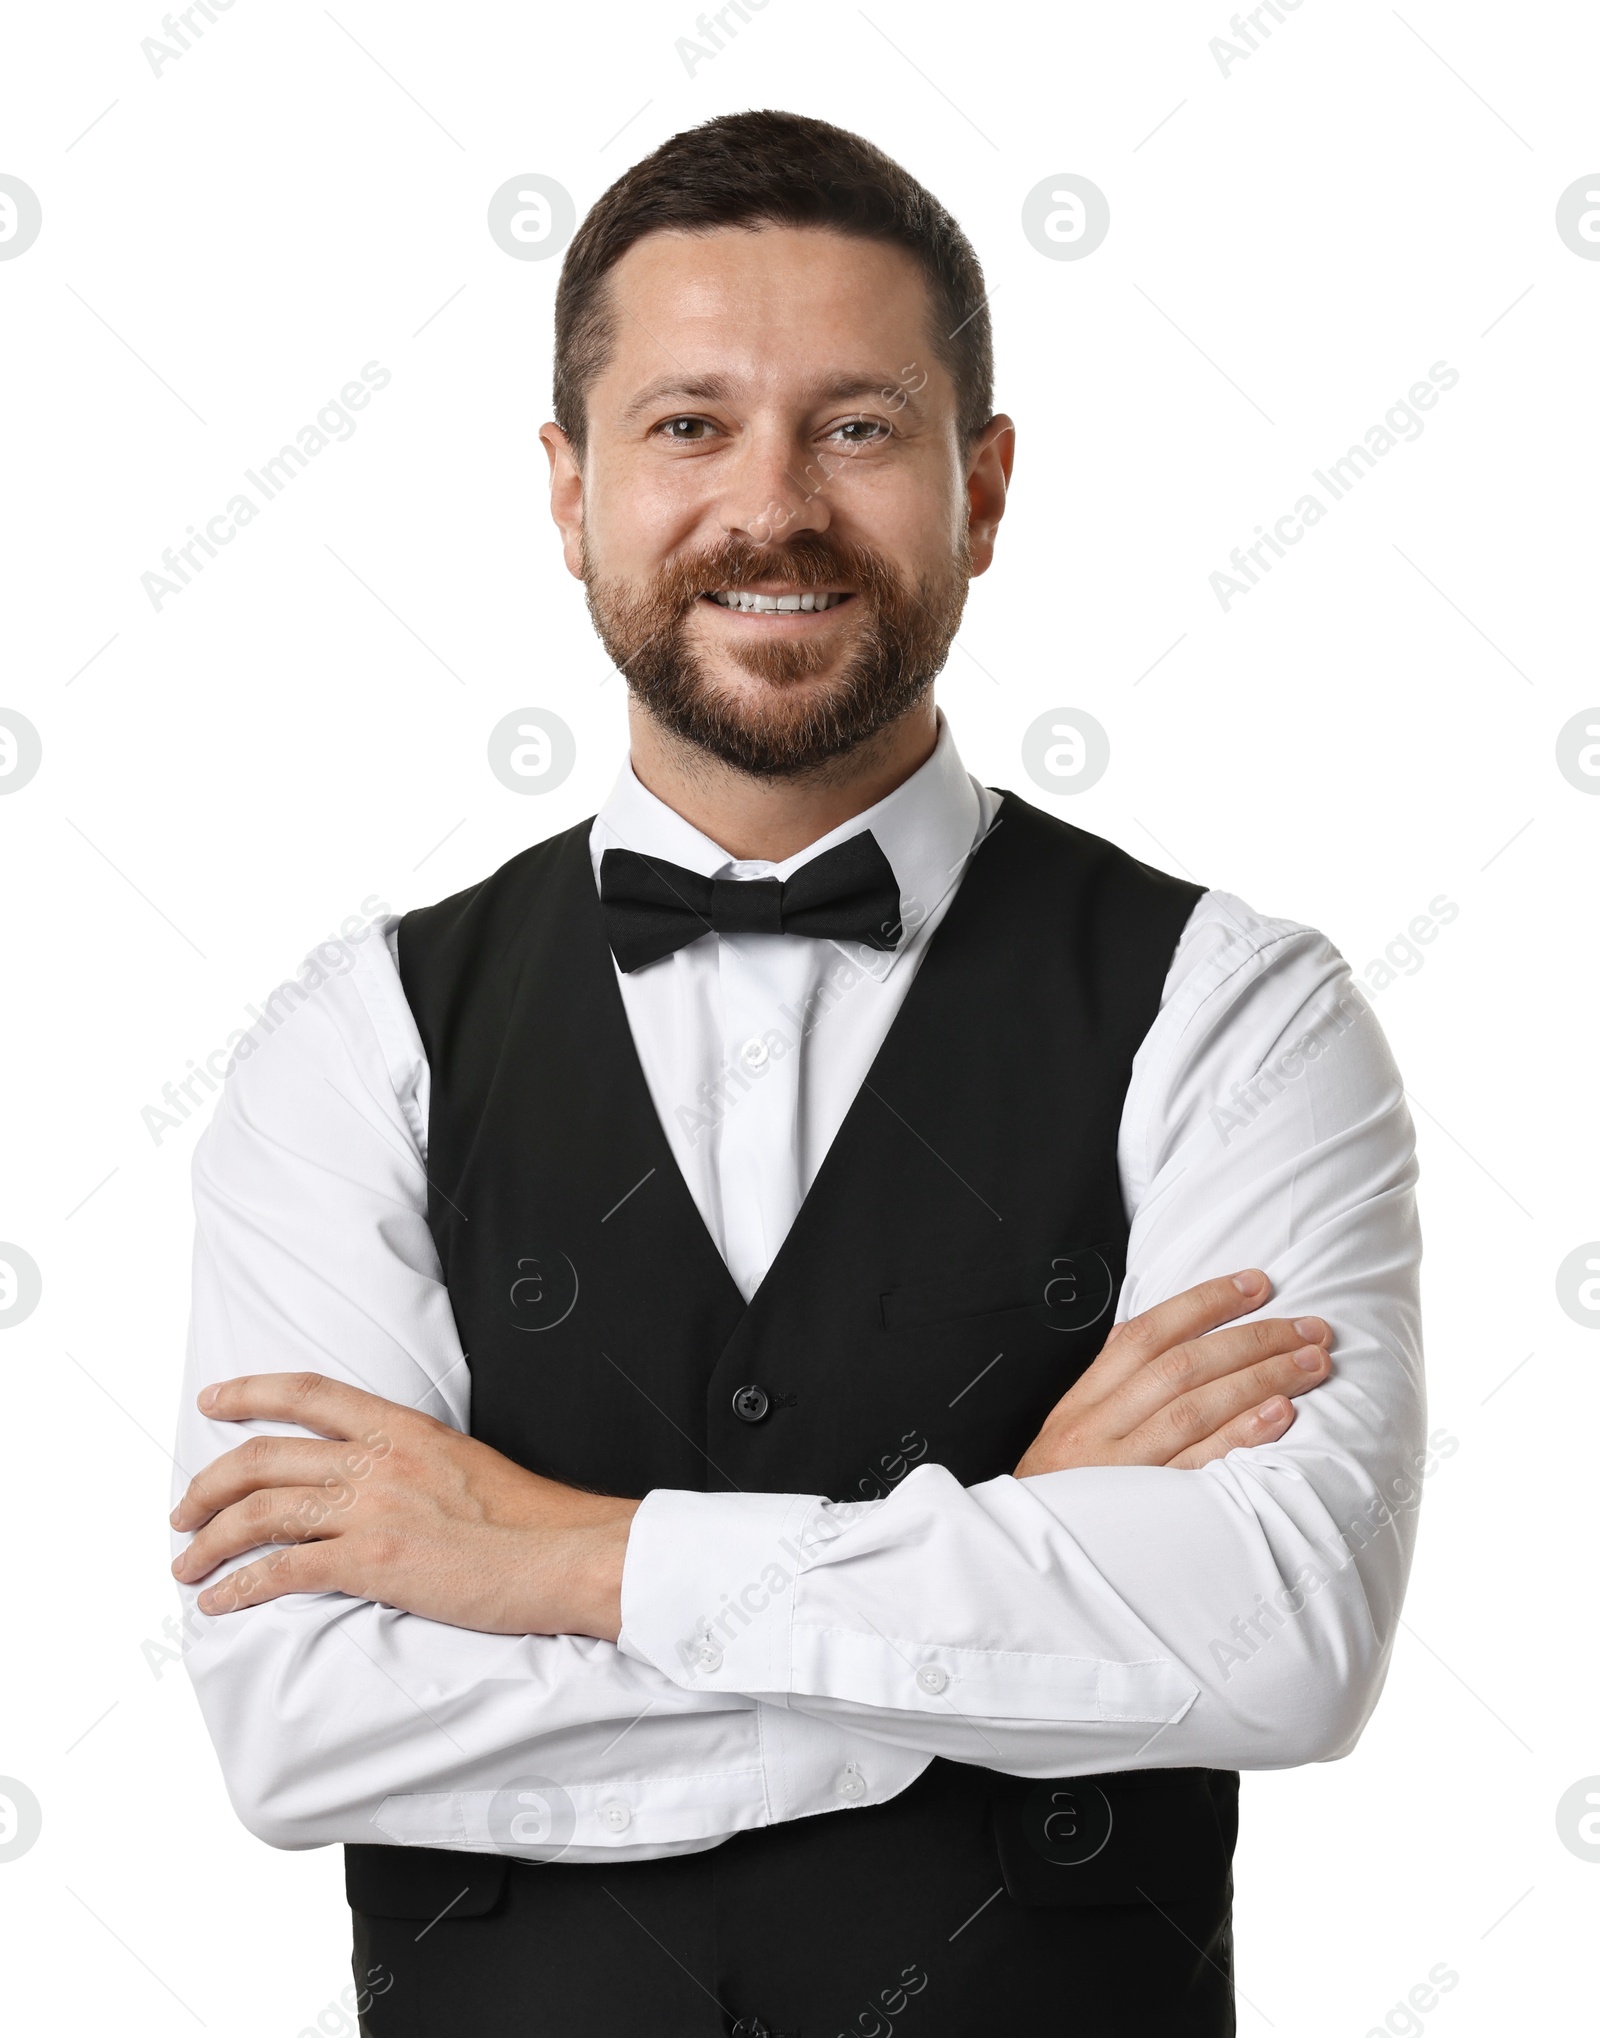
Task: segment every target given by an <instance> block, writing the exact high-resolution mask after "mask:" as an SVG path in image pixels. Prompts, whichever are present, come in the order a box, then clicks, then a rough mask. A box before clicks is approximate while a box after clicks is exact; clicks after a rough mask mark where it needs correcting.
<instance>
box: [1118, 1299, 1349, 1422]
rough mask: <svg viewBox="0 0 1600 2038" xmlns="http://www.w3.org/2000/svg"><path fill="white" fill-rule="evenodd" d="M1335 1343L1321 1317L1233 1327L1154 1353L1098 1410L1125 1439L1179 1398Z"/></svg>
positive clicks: (1276, 1319)
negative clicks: (1273, 1361) (1292, 1354)
mask: <svg viewBox="0 0 1600 2038" xmlns="http://www.w3.org/2000/svg"><path fill="white" fill-rule="evenodd" d="M1332 1341H1333V1333H1332V1331H1330V1330H1329V1328H1328V1326H1327V1324H1326V1323H1324V1322H1323V1320H1322V1318H1321V1317H1320V1316H1299V1317H1296V1318H1295V1319H1294V1320H1293V1321H1292V1322H1291V1321H1289V1320H1288V1319H1286V1318H1284V1317H1281V1316H1261V1317H1257V1318H1256V1319H1255V1320H1254V1321H1253V1322H1251V1323H1238V1324H1233V1325H1230V1326H1229V1327H1228V1328H1227V1329H1226V1330H1217V1331H1213V1332H1212V1333H1211V1334H1210V1336H1209V1337H1198V1338H1189V1339H1186V1340H1185V1341H1184V1342H1183V1343H1182V1344H1176V1345H1173V1346H1171V1347H1170V1348H1169V1349H1168V1350H1166V1351H1163V1352H1156V1353H1154V1354H1153V1355H1152V1356H1151V1357H1150V1358H1149V1359H1148V1360H1147V1361H1146V1362H1145V1364H1144V1365H1142V1366H1140V1367H1139V1368H1138V1369H1137V1370H1136V1371H1135V1372H1134V1373H1133V1374H1132V1375H1131V1376H1130V1377H1129V1378H1128V1379H1126V1380H1124V1381H1123V1382H1122V1384H1121V1385H1120V1386H1119V1387H1116V1388H1114V1389H1113V1390H1112V1391H1111V1393H1110V1394H1108V1395H1106V1396H1104V1397H1102V1401H1101V1404H1100V1405H1101V1407H1102V1409H1103V1411H1104V1414H1105V1416H1106V1418H1107V1420H1108V1421H1109V1422H1110V1423H1111V1424H1112V1426H1113V1428H1114V1429H1117V1430H1120V1432H1121V1433H1122V1434H1123V1435H1127V1434H1128V1433H1129V1432H1130V1431H1131V1430H1134V1429H1136V1428H1137V1427H1138V1426H1139V1424H1140V1423H1142V1422H1144V1421H1146V1420H1147V1419H1148V1418H1149V1417H1150V1416H1152V1415H1154V1414H1156V1413H1157V1412H1158V1411H1159V1410H1160V1409H1162V1408H1164V1407H1166V1406H1167V1404H1168V1403H1169V1402H1172V1401H1174V1400H1176V1399H1177V1397H1178V1396H1179V1395H1180V1394H1187V1393H1190V1392H1192V1391H1194V1390H1195V1389H1196V1388H1199V1387H1203V1386H1205V1385H1206V1384H1207V1383H1208V1382H1209V1381H1213V1380H1221V1379H1225V1378H1226V1377H1227V1376H1228V1375H1229V1374H1233V1373H1243V1372H1245V1371H1246V1370H1247V1369H1248V1368H1250V1367H1253V1366H1258V1365H1260V1364H1261V1363H1262V1362H1263V1361H1264V1360H1267V1359H1275V1358H1278V1357H1281V1356H1282V1355H1283V1354H1285V1353H1288V1352H1293V1351H1296V1350H1298V1349H1299V1348H1300V1347H1301V1346H1302V1345H1318V1346H1321V1347H1323V1348H1326V1347H1327V1346H1328V1345H1329V1344H1331V1343H1332ZM1256 1398H1257V1399H1258V1400H1259V1399H1260V1398H1261V1396H1259V1395H1258V1396H1257V1397H1256Z"/></svg>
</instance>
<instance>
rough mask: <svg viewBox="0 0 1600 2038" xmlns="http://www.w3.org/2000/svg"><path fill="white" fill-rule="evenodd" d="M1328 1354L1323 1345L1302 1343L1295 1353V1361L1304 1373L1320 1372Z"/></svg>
mask: <svg viewBox="0 0 1600 2038" xmlns="http://www.w3.org/2000/svg"><path fill="white" fill-rule="evenodd" d="M1327 1356H1328V1355H1327V1353H1326V1352H1325V1351H1324V1350H1323V1349H1322V1347H1321V1345H1302V1346H1301V1348H1300V1350H1299V1351H1297V1352H1296V1353H1295V1355H1294V1362H1295V1364H1296V1365H1297V1366H1298V1367H1299V1368H1300V1370H1301V1372H1302V1373H1320V1372H1321V1371H1322V1367H1323V1363H1324V1361H1325V1360H1326V1359H1327Z"/></svg>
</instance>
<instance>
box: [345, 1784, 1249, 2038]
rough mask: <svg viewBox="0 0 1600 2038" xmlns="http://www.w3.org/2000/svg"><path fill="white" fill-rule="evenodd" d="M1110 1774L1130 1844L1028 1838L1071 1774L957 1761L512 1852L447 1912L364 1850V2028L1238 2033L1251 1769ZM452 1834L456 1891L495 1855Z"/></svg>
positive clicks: (915, 2037) (585, 2037)
mask: <svg viewBox="0 0 1600 2038" xmlns="http://www.w3.org/2000/svg"><path fill="white" fill-rule="evenodd" d="M1099 1781H1100V1782H1101V1783H1103V1784H1105V1785H1106V1786H1108V1790H1109V1796H1110V1801H1111V1803H1112V1804H1113V1805H1114V1806H1115V1807H1116V1811H1117V1819H1116V1824H1115V1831H1114V1841H1115V1844H1108V1845H1106V1846H1104V1847H1103V1848H1102V1849H1101V1851H1100V1852H1099V1854H1097V1856H1096V1857H1095V1859H1094V1860H1093V1861H1090V1862H1088V1863H1086V1864H1083V1865H1082V1866H1080V1867H1077V1868H1075V1869H1065V1870H1064V1869H1063V1868H1062V1867H1060V1866H1059V1865H1057V1864H1056V1863H1054V1862H1052V1861H1051V1860H1049V1859H1047V1858H1045V1857H1044V1856H1042V1855H1041V1854H1040V1853H1039V1852H1038V1851H1037V1850H1035V1849H1031V1848H1029V1847H1028V1846H1027V1845H1025V1844H1024V1843H1023V1841H1022V1840H1021V1839H1019V1834H1020V1833H1021V1830H1022V1829H1021V1826H1020V1825H1019V1824H1018V1821H1019V1820H1020V1819H1022V1818H1023V1817H1024V1816H1031V1815H1032V1814H1031V1812H1030V1810H1029V1808H1030V1806H1036V1805H1037V1802H1038V1798H1039V1792H1040V1790H1041V1788H1043V1789H1044V1791H1045V1792H1046V1795H1047V1800H1048V1792H1049V1790H1050V1788H1051V1787H1050V1786H1043V1787H1041V1786H1035V1785H1029V1784H1028V1783H1026V1782H1022V1781H1018V1780H1016V1779H1012V1778H1008V1777H999V1776H995V1775H993V1774H992V1773H990V1772H989V1771H985V1770H976V1769H971V1768H967V1767H965V1766H963V1765H959V1764H955V1763H949V1762H944V1761H935V1762H934V1763H933V1764H932V1765H930V1767H929V1768H928V1770H926V1771H925V1772H924V1774H923V1775H922V1776H921V1777H920V1778H919V1779H918V1780H917V1782H916V1783H915V1784H913V1785H912V1786H911V1788H910V1789H909V1790H907V1791H905V1792H903V1793H902V1794H901V1795H900V1796H899V1797H898V1798H896V1799H894V1800H893V1801H892V1802H891V1803H889V1804H886V1805H878V1806H872V1807H869V1808H867V1809H864V1810H861V1811H849V1812H839V1813H831V1814H827V1815H824V1816H822V1817H817V1818H809V1819H800V1820H796V1821H794V1822H793V1823H791V1824H788V1825H783V1826H777V1827H768V1828H763V1829H761V1830H759V1831H756V1832H750V1833H740V1834H737V1835H735V1836H734V1838H733V1839H731V1840H729V1841H727V1842H726V1843H725V1844H724V1845H722V1846H719V1847H716V1848H712V1849H711V1850H709V1851H708V1852H705V1853H701V1854H692V1855H686V1856H680V1857H678V1858H676V1859H672V1860H665V1861H644V1862H632V1863H624V1864H619V1865H618V1866H616V1867H573V1866H563V1865H562V1864H560V1863H552V1864H536V1863H525V1862H519V1861H508V1862H506V1863H505V1864H504V1869H503V1872H502V1869H501V1865H500V1863H498V1862H492V1863H489V1864H487V1867H488V1870H489V1871H490V1872H491V1874H492V1877H493V1881H492V1882H491V1884H490V1885H489V1886H488V1894H487V1895H486V1894H485V1892H484V1886H483V1885H482V1884H481V1882H480V1883H479V1884H478V1885H477V1887H478V1889H479V1896H478V1898H477V1899H476V1900H475V1901H476V1902H486V1903H487V1908H484V1909H483V1910H482V1911H481V1914H479V1915H476V1916H465V1915H462V1911H463V1909H465V1908H469V1907H472V1903H471V1902H469V1904H462V1903H456V1904H454V1905H452V1906H451V1907H450V1908H449V1909H446V1910H445V1911H444V1915H443V1916H438V1917H435V1918H432V1919H428V1918H421V1917H415V1916H406V1917H402V1916H395V1915H385V1914H384V1913H385V1911H387V1910H392V1909H394V1908H398V1907H399V1905H398V1903H396V1904H393V1905H391V1904H390V1903H388V1902H387V1901H386V1899H385V1896H384V1893H383V1888H384V1885H383V1877H382V1873H381V1871H382V1869H383V1867H384V1865H385V1864H384V1862H383V1861H382V1860H381V1859H378V1860H376V1861H375V1862H374V1863H373V1864H372V1867H373V1873H371V1874H368V1873H367V1872H366V1871H365V1870H364V1869H363V1870H362V1871H360V1872H357V1869H356V1868H355V1867H352V1869H351V1872H350V1876H349V1881H350V1887H351V1893H352V1898H353V1901H354V1904H355V1908H354V1921H355V1945H354V1960H353V1965H354V1971H355V1976H356V1981H357V1986H358V1988H360V1989H361V1990H362V1991H363V1999H364V2001H366V2002H367V2004H368V2007H367V2008H366V2013H365V2015H364V2016H363V2019H362V2023H361V2029H362V2032H363V2033H364V2034H366V2038H453V2034H455V2033H461V2034H464V2038H511V2034H513V2033H515V2034H517V2038H546V2034H549V2038H578V2034H582V2038H623V2034H628V2038H638V2034H648V2038H729V2034H730V2033H732V2034H737V2038H760V2034H763V2033H768V2034H771V2038H840V2034H844V2033H850V2034H854V2038H888V2034H889V2033H891V2032H893V2033H897V2034H901V2038H994V2034H996V2033H1001V2032H1005V2033H1009V2032H1027V2033H1030V2034H1032V2033H1056V2032H1059V2033H1061V2034H1063V2038H1066V2034H1069V2033H1070V2034H1071V2038H1145V2034H1149V2038H1233V2034H1234V2030H1235V2023H1234V2014H1233V1988H1232V1936H1231V1917H1230V1911H1231V1894H1232V1880H1231V1873H1230V1871H1229V1869H1228V1865H1227V1864H1228V1862H1229V1861H1230V1860H1231V1856H1232V1852H1233V1842H1234V1836H1235V1832H1236V1822H1237V1778H1236V1777H1234V1776H1232V1775H1228V1774H1225V1773H1222V1772H1215V1771H1207V1770H1188V1771H1155V1772H1151V1773H1150V1774H1149V1775H1147V1776H1131V1777H1125V1778H1115V1779H1114V1778H1102V1779H1099ZM1057 1788H1058V1791H1059V1789H1062V1788H1066V1786H1058V1787H1057ZM349 1851H350V1854H351V1856H352V1857H355V1856H368V1857H381V1856H383V1855H384V1854H385V1853H386V1852H387V1851H388V1850H384V1849H373V1848H352V1849H351V1850H349ZM434 1859H435V1860H436V1861H437V1862H438V1864H439V1867H440V1880H439V1882H438V1888H439V1889H440V1890H441V1891H443V1892H444V1894H443V1895H441V1896H440V1898H439V1908H443V1907H444V1906H445V1905H447V1904H449V1902H450V1897H449V1890H448V1889H447V1888H446V1885H447V1884H449V1885H451V1886H454V1887H460V1886H461V1885H463V1884H464V1883H466V1882H468V1881H469V1879H470V1876H469V1873H468V1872H467V1871H469V1870H470V1869H471V1868H472V1866H473V1864H474V1862H476V1863H477V1866H478V1868H479V1869H480V1870H482V1869H483V1868H484V1867H485V1864H484V1863H483V1860H482V1857H470V1856H462V1855H450V1854H444V1853H440V1854H436V1855H435V1856H434ZM463 1864H465V1867H464V1865H463ZM401 1880H402V1878H396V1884H397V1886H398V1884H399V1882H400V1881H401ZM405 1880H409V1882H410V1884H411V1887H412V1888H413V1889H414V1886H415V1878H414V1877H411V1878H408V1879H405ZM407 1907H408V1908H411V1909H416V1908H417V1905H416V1903H415V1902H414V1901H410V1902H409V1903H408V1905H407Z"/></svg>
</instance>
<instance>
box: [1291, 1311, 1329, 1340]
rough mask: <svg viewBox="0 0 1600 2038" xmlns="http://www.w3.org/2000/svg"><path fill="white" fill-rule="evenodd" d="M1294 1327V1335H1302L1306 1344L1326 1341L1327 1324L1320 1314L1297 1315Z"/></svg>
mask: <svg viewBox="0 0 1600 2038" xmlns="http://www.w3.org/2000/svg"><path fill="white" fill-rule="evenodd" d="M1294 1328H1295V1335H1296V1337H1303V1338H1304V1339H1305V1341H1306V1343H1307V1344H1308V1345H1320V1344H1326V1343H1327V1340H1328V1326H1327V1325H1326V1324H1325V1323H1324V1322H1323V1320H1322V1318H1321V1317H1320V1316H1297V1317H1296V1318H1295V1320H1294Z"/></svg>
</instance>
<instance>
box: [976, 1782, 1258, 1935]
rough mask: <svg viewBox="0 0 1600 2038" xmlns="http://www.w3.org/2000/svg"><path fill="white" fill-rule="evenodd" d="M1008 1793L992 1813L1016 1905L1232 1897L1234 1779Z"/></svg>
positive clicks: (1062, 1785)
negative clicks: (1229, 1886) (1228, 1891)
mask: <svg viewBox="0 0 1600 2038" xmlns="http://www.w3.org/2000/svg"><path fill="white" fill-rule="evenodd" d="M1009 1783H1010V1787H1009V1788H1007V1789H1005V1790H1004V1791H1002V1792H997V1794H996V1796H995V1798H994V1801H993V1809H994V1831H995V1846H996V1851H997V1852H998V1854H999V1857H1000V1870H1001V1874H1002V1875H1003V1876H1004V1878H1005V1886H1006V1890H1007V1893H1008V1894H1009V1895H1010V1896H1011V1898H1012V1899H1013V1901H1014V1902H1016V1903H1020V1904H1029V1905H1041V1904H1048V1905H1058V1906H1073V1905H1086V1904H1145V1903H1156V1904H1162V1905H1165V1904H1168V1903H1184V1902H1187V1901H1194V1900H1197V1899H1198V1900H1204V1899H1208V1898H1209V1899H1212V1900H1216V1899H1218V1898H1220V1897H1222V1896H1223V1895H1225V1894H1226V1891H1227V1888H1228V1877H1229V1872H1230V1867H1231V1863H1232V1859H1233V1845H1234V1839H1235V1836H1236V1834H1237V1831H1238V1794H1239V1778H1238V1775H1237V1774H1236V1773H1235V1772H1234V1771H1232V1770H1223V1769H1151V1770H1141V1771H1124V1772H1121V1773H1117V1774H1113V1775H1107V1776H1061V1777H1053V1778H1050V1779H1048V1780H1046V1781H1045V1782H1042V1783H1031V1784H1030V1783H1029V1782H1028V1781H1027V1779H1025V1778H1013V1779H1009Z"/></svg>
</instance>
